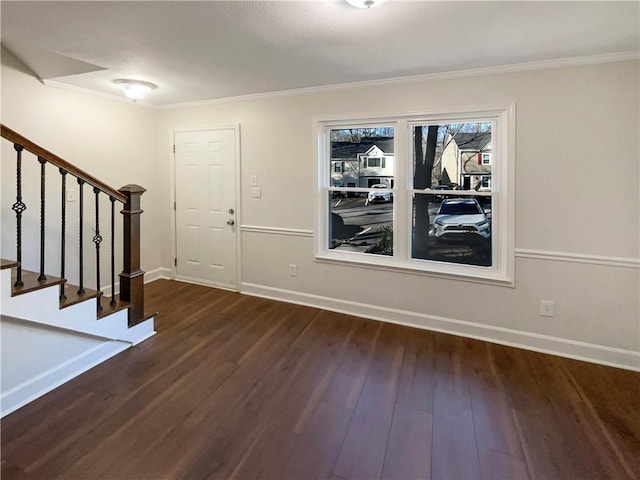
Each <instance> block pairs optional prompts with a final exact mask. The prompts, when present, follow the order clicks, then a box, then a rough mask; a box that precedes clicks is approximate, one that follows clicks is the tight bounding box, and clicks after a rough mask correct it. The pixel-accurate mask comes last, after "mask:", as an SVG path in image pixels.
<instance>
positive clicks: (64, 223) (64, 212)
mask: <svg viewBox="0 0 640 480" xmlns="http://www.w3.org/2000/svg"><path fill="white" fill-rule="evenodd" d="M60 175H62V199H61V200H62V206H61V211H62V215H61V219H60V220H61V221H60V230H61V234H60V278H64V263H65V261H64V260H65V258H64V257H65V231H66V226H67V171H66V170H65V169H64V168H61V169H60ZM66 299H67V296H66V295H65V294H64V283H62V284H61V285H60V300H66Z"/></svg>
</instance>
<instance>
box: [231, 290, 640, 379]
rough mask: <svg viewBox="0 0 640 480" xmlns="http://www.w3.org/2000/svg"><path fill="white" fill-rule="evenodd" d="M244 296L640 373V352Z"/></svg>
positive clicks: (280, 293)
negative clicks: (305, 306)
mask: <svg viewBox="0 0 640 480" xmlns="http://www.w3.org/2000/svg"><path fill="white" fill-rule="evenodd" d="M241 293H243V294H246V295H252V296H256V297H263V298H269V299H272V300H280V301H283V302H289V303H295V304H299V305H307V306H310V307H316V308H321V309H324V310H330V311H334V312H339V313H346V314H349V315H357V316H359V317H365V318H370V319H373V320H380V321H384V322H390V323H397V324H400V325H406V326H409V327H416V328H422V329H426V330H433V331H436V332H442V333H448V334H452V335H458V336H463V337H468V338H474V339H477V340H484V341H487V342H491V343H497V344H500V345H507V346H510V347H517V348H523V349H526V350H532V351H535V352H541V353H550V354H553V355H558V356H561V357H567V358H573V359H576V360H583V361H586V362H591V363H598V364H602V365H607V366H611V367H617V368H623V369H626V370H634V371H640V352H636V351H633V350H624V349H620V348H613V347H605V346H602V345H596V344H592V343H586V342H578V341H575V340H569V339H564V338H558V337H552V336H549V335H541V334H537V333H530V332H523V331H520V330H513V329H509V328H503V327H496V326H491V325H484V324H480V323H473V322H466V321H462V320H455V319H452V318H446V317H439V316H435V315H427V314H424V313H416V312H410V311H406V310H398V309H393V308H386V307H380V306H375V305H367V304H363V303H358V302H351V301H348V300H338V299H335V298H329V297H322V296H319V295H312V294H308V293H301V292H296V291H293V290H284V289H280V288H274V287H268V286H265V285H257V284H252V283H242V284H241Z"/></svg>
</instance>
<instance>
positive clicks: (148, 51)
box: [0, 0, 640, 105]
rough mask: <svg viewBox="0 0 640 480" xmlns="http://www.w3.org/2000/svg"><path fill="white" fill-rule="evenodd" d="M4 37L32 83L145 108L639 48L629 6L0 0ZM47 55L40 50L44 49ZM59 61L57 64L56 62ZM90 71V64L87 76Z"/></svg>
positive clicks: (635, 17)
mask: <svg viewBox="0 0 640 480" xmlns="http://www.w3.org/2000/svg"><path fill="white" fill-rule="evenodd" d="M0 5H1V19H2V43H3V44H4V45H5V46H6V47H7V48H8V49H9V50H11V51H13V52H14V53H15V54H16V55H17V56H18V57H19V58H20V59H21V60H23V62H25V63H26V64H27V65H28V66H29V67H30V68H31V69H32V70H33V71H34V72H36V73H37V74H38V76H40V77H41V78H43V79H44V78H53V79H55V81H56V82H59V83H63V84H66V85H70V86H75V87H82V88H85V89H90V90H94V91H98V92H102V93H108V94H115V95H119V92H118V89H117V87H116V86H115V85H114V84H113V80H115V79H117V78H136V79H140V80H146V81H149V82H153V83H155V84H156V85H158V88H157V89H156V90H154V91H153V92H151V94H150V95H149V96H148V97H147V99H146V101H148V102H149V103H152V104H155V105H167V104H176V103H184V102H195V101H203V100H212V99H218V98H225V97H233V96H239V95H248V94H255V93H264V92H273V91H281V90H288V89H294V88H303V87H315V86H323V85H333V84H341V83H348V82H360V81H367V80H378V79H388V78H397V77H404V76H410V75H421V74H431V73H441V72H452V71H458V70H468V69H474V68H484V67H493V66H502V65H512V64H519V63H526V62H539V61H547V60H555V59H561V58H568V57H580V56H590V55H602V54H614V53H621V52H626V53H629V52H636V54H637V52H638V51H639V45H640V33H639V32H640V8H639V7H640V3H639V2H636V1H631V2H609V1H604V2H537V1H536V2H516V1H513V2H493V1H486V2H485V1H473V2H452V1H445V2H439V1H394V0H388V1H387V2H386V3H384V4H383V5H381V6H379V7H377V8H374V9H370V10H362V9H357V8H354V7H352V6H350V5H348V4H347V3H346V2H344V1H343V0H329V1H281V2H271V1H252V2H248V1H198V2H187V1H152V2H146V1H145V2H132V1H125V2H112V1H107V2H101V1H81V2H65V1H45V2H27V1H15V2H12V1H6V0H3V1H2V2H1V4H0ZM48 54H50V55H48ZM65 57H66V58H65ZM92 67H95V69H96V70H95V71H88V70H92Z"/></svg>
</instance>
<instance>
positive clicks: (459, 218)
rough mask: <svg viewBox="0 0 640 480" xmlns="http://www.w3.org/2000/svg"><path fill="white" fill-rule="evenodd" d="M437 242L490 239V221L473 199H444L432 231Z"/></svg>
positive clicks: (431, 233)
mask: <svg viewBox="0 0 640 480" xmlns="http://www.w3.org/2000/svg"><path fill="white" fill-rule="evenodd" d="M429 234H430V235H431V236H432V237H435V238H436V239H437V240H445V239H446V240H453V239H459V240H469V239H471V238H472V237H476V238H484V239H488V238H491V219H490V218H489V217H488V216H487V214H486V213H485V211H484V210H483V209H482V207H481V206H480V204H479V203H478V201H477V200H476V199H475V198H446V199H444V200H443V201H442V203H441V204H440V208H439V209H438V213H437V215H436V218H435V219H434V221H433V229H432V230H431V231H430V232H429Z"/></svg>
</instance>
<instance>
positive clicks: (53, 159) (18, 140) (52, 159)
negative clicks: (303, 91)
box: [0, 125, 128, 203]
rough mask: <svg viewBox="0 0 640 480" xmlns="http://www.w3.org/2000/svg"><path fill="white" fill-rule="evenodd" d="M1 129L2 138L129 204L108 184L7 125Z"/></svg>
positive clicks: (125, 198)
mask: <svg viewBox="0 0 640 480" xmlns="http://www.w3.org/2000/svg"><path fill="white" fill-rule="evenodd" d="M0 127H1V134H2V138H5V139H7V140H9V141H10V142H13V143H14V144H17V145H20V146H22V147H23V148H24V149H25V150H27V151H28V152H31V153H33V154H34V155H36V156H38V157H41V158H44V159H45V160H46V161H47V162H49V163H51V164H52V165H55V166H56V167H58V168H62V169H63V170H65V171H66V172H68V173H70V174H71V175H73V176H74V177H76V178H79V179H81V180H84V181H85V182H86V183H88V184H89V185H91V186H93V187H96V188H97V189H99V190H100V191H102V192H104V193H106V194H107V195H109V196H110V197H113V198H115V199H116V200H118V201H119V202H121V203H127V200H128V199H127V197H126V196H125V195H123V194H122V193H120V192H118V190H116V189H115V188H112V187H110V186H109V185H107V184H106V183H104V182H101V181H100V180H98V179H97V178H95V177H94V176H92V175H90V174H88V173H87V172H85V171H84V170H81V169H79V168H78V167H76V166H75V165H73V164H71V163H69V162H67V161H66V160H63V159H62V158H60V157H58V156H57V155H55V154H53V153H51V152H50V151H48V150H46V149H44V148H42V147H41V146H40V145H37V144H35V143H33V142H32V141H31V140H29V139H27V138H25V137H23V136H22V135H20V134H19V133H18V132H15V131H13V130H11V129H10V128H9V127H6V126H5V125H0Z"/></svg>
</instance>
